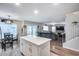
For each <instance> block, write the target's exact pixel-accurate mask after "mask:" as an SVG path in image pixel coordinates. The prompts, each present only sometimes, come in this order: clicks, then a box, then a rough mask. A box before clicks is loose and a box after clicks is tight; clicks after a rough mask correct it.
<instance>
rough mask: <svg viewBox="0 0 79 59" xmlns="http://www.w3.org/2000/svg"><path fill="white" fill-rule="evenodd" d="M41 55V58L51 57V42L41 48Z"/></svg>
mask: <svg viewBox="0 0 79 59" xmlns="http://www.w3.org/2000/svg"><path fill="white" fill-rule="evenodd" d="M39 51H40V52H39V53H40V55H41V56H49V55H50V42H47V43H45V44H43V45H41V46H40V48H39Z"/></svg>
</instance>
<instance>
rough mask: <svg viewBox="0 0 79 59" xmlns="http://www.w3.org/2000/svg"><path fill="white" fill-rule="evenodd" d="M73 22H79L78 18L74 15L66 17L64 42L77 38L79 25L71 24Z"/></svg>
mask: <svg viewBox="0 0 79 59" xmlns="http://www.w3.org/2000/svg"><path fill="white" fill-rule="evenodd" d="M74 21H78V22H79V17H78V16H75V15H67V17H66V20H65V33H66V41H68V40H71V39H72V38H74V37H77V36H79V23H78V24H73V23H72V22H74Z"/></svg>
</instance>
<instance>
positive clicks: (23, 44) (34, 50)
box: [20, 39, 50, 56]
mask: <svg viewBox="0 0 79 59" xmlns="http://www.w3.org/2000/svg"><path fill="white" fill-rule="evenodd" d="M20 51H21V53H23V54H24V55H25V56H49V55H50V42H49V41H48V42H46V43H45V44H43V45H40V46H37V45H35V44H33V43H31V42H28V41H26V40H24V39H22V40H20Z"/></svg>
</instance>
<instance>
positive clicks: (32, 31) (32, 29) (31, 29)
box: [27, 25, 37, 36]
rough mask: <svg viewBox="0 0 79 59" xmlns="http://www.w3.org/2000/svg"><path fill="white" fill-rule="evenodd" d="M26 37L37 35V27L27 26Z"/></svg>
mask: <svg viewBox="0 0 79 59" xmlns="http://www.w3.org/2000/svg"><path fill="white" fill-rule="evenodd" d="M27 35H34V36H36V35H37V26H35V25H28V26H27Z"/></svg>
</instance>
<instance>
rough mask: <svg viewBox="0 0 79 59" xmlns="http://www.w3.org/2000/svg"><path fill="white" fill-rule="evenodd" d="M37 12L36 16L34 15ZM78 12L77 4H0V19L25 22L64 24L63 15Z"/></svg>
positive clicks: (78, 5) (78, 6)
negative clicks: (7, 18)
mask: <svg viewBox="0 0 79 59" xmlns="http://www.w3.org/2000/svg"><path fill="white" fill-rule="evenodd" d="M34 10H38V12H39V13H38V14H34ZM75 11H79V4H78V3H61V4H59V5H54V4H53V3H21V4H20V5H19V6H17V5H15V4H14V3H0V17H7V15H11V17H12V18H14V19H17V20H26V21H32V22H40V23H41V22H42V23H50V22H64V21H65V14H66V13H70V12H75Z"/></svg>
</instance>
